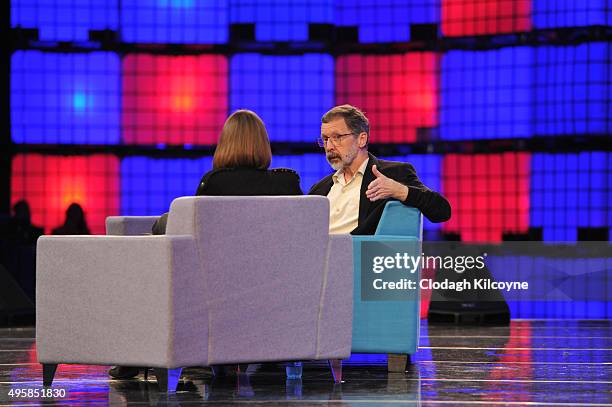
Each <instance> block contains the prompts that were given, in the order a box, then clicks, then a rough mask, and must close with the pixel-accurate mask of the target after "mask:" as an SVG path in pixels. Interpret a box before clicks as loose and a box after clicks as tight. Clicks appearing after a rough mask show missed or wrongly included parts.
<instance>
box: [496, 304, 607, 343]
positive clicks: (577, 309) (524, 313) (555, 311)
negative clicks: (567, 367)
mask: <svg viewBox="0 0 612 407" xmlns="http://www.w3.org/2000/svg"><path fill="white" fill-rule="evenodd" d="M508 307H509V308H510V315H512V319H517V318H542V319H553V318H554V319H609V318H612V301H508ZM550 353H554V352H550Z"/></svg>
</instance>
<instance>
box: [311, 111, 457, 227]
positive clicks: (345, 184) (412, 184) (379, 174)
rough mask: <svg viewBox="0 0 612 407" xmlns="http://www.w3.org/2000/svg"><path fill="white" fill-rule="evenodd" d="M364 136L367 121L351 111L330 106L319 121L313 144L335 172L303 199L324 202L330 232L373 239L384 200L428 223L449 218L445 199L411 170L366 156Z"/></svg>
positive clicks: (409, 167) (407, 166)
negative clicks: (326, 201) (313, 197)
mask: <svg viewBox="0 0 612 407" xmlns="http://www.w3.org/2000/svg"><path fill="white" fill-rule="evenodd" d="M369 137H370V124H369V122H368V119H367V118H366V116H365V115H364V114H363V112H362V111H361V110H359V109H357V108H356V107H354V106H351V105H342V106H336V107H334V108H333V109H331V110H330V111H328V112H327V113H325V115H324V116H323V118H322V119H321V139H320V140H319V145H320V146H321V147H323V148H325V155H326V157H327V161H328V162H329V164H330V165H331V166H332V168H333V169H334V170H336V172H335V173H334V174H331V175H328V176H327V177H325V178H323V179H322V180H321V181H319V182H318V183H316V184H315V185H314V186H313V187H312V188H311V189H310V192H309V194H311V195H324V196H327V197H328V198H329V200H330V224H329V228H330V233H351V234H354V235H372V234H374V232H375V231H376V227H377V226H378V221H379V220H380V217H381V215H382V212H383V209H384V207H385V203H386V202H387V201H388V200H390V199H395V200H398V201H400V202H402V203H403V204H404V205H407V206H413V207H415V208H418V209H419V210H420V211H421V212H422V213H423V215H425V217H427V219H429V220H430V221H432V222H445V221H447V220H448V219H450V216H451V207H450V205H449V203H448V201H447V200H446V198H444V197H443V196H442V195H440V194H439V193H437V192H434V191H432V190H430V189H429V188H427V187H426V186H425V185H423V183H422V182H421V181H420V180H419V178H418V177H417V175H416V171H415V169H414V167H413V166H412V165H410V164H406V163H400V162H395V161H385V160H379V159H377V158H376V157H374V156H373V155H372V154H370V153H369V152H368V141H369Z"/></svg>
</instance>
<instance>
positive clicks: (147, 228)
mask: <svg viewBox="0 0 612 407" xmlns="http://www.w3.org/2000/svg"><path fill="white" fill-rule="evenodd" d="M157 219H159V216H109V217H107V218H106V234H107V235H120V236H136V235H144V234H150V233H151V228H152V227H153V224H154V223H155V221H156V220H157Z"/></svg>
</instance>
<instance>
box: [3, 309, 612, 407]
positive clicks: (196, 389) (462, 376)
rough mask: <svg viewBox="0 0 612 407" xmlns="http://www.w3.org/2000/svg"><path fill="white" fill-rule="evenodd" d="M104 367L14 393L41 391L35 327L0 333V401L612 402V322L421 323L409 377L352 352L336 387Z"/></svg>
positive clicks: (77, 369)
mask: <svg viewBox="0 0 612 407" xmlns="http://www.w3.org/2000/svg"><path fill="white" fill-rule="evenodd" d="M107 369H108V367H106V366H83V365H72V366H68V365H60V367H59V369H58V372H57V374H56V376H55V382H54V385H53V388H54V389H64V390H65V395H64V397H61V395H59V394H58V397H55V398H42V397H38V398H35V397H31V398H18V397H15V393H16V392H15V390H21V393H24V392H23V390H24V389H25V390H27V389H33V390H36V389H38V390H40V389H42V387H41V386H42V376H41V368H40V365H38V363H36V346H35V341H34V329H33V328H12V329H8V328H5V329H0V405H58V406H61V405H83V404H87V405H107V404H111V405H125V404H128V403H129V404H130V405H132V404H133V405H163V406H165V405H171V406H181V405H198V404H211V405H215V406H222V405H290V406H307V405H313V406H320V405H332V406H340V405H347V406H348V405H354V406H376V405H384V406H387V405H393V404H401V405H427V406H429V405H453V406H455V405H485V406H495V405H525V404H528V405H551V406H561V405H579V406H595V405H597V406H600V405H608V406H612V321H563V320H551V321H513V322H512V324H511V326H510V327H454V326H427V324H426V323H423V326H422V329H421V347H420V349H419V351H418V353H417V355H416V356H415V357H413V364H412V365H411V367H410V368H409V370H408V371H407V372H406V373H405V374H399V373H393V374H388V373H387V370H386V356H385V355H354V356H353V357H352V358H351V359H350V360H349V361H346V362H345V363H344V380H345V382H344V383H342V384H336V385H334V384H333V381H332V378H331V374H330V372H329V370H328V369H327V365H326V364H324V363H321V362H312V363H304V374H303V378H302V380H286V379H285V372H284V366H283V365H282V364H265V365H250V366H249V368H248V370H247V371H246V373H242V374H240V375H238V376H236V375H232V376H228V377H225V378H219V377H213V376H212V375H211V373H210V370H209V369H207V368H190V369H186V370H184V371H183V376H182V380H181V383H180V384H179V389H178V391H177V392H176V393H175V394H164V393H160V392H159V391H158V388H157V383H156V381H155V377H154V376H153V375H151V376H150V377H149V381H148V382H145V381H144V377H143V375H140V376H139V377H138V378H137V379H136V380H121V381H119V380H109V378H108V376H107V374H106V372H107ZM11 390H13V392H12V394H13V396H10V395H9V394H10V392H11ZM26 394H27V393H26Z"/></svg>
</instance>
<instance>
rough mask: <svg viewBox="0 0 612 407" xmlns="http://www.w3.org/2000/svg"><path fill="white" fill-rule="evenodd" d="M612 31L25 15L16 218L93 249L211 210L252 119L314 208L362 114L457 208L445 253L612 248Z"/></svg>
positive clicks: (590, 18)
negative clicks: (328, 152)
mask: <svg viewBox="0 0 612 407" xmlns="http://www.w3.org/2000/svg"><path fill="white" fill-rule="evenodd" d="M611 15H612V7H611V3H610V0H592V1H579V0H562V1H553V0H408V1H396V0H381V1H374V0H356V1H348V0H302V1H300V0H289V1H281V0H212V1H205V0H124V1H121V2H119V1H116V0H111V1H100V0H56V1H51V0H11V22H10V24H11V27H13V28H14V29H25V30H28V31H22V30H14V31H13V32H12V34H14V38H17V39H19V41H16V42H15V46H14V47H13V48H11V51H10V52H11V60H10V115H11V116H10V119H11V120H10V129H7V131H10V141H11V142H13V143H15V144H16V145H15V146H11V151H13V152H12V153H11V154H13V156H12V157H11V159H12V169H11V171H12V173H11V191H10V197H11V203H13V204H14V203H15V202H16V201H17V200H19V199H27V200H28V201H30V204H31V205H32V207H33V211H34V223H38V224H39V225H44V227H45V228H46V231H47V232H50V231H51V229H52V228H55V227H57V226H59V225H60V224H61V223H62V222H63V217H64V211H65V209H66V207H67V205H69V204H70V203H71V201H78V202H79V203H81V204H82V205H83V206H84V208H85V212H86V216H87V220H88V222H89V225H90V227H91V229H92V232H94V233H103V232H104V228H103V218H104V217H105V216H108V215H114V214H125V215H159V214H161V213H163V212H166V211H167V210H168V207H169V205H170V202H171V201H172V200H173V199H175V198H176V197H178V196H184V195H192V194H193V193H194V192H195V190H196V188H197V185H198V182H199V180H200V178H201V177H202V175H203V174H204V173H205V172H206V171H208V170H209V169H210V167H211V161H212V157H211V156H210V154H211V151H212V148H209V147H214V145H215V143H216V142H217V138H218V135H219V132H220V130H221V128H222V125H223V123H224V121H225V119H226V118H227V116H228V114H230V113H231V112H232V111H233V110H236V109H240V108H247V109H252V110H254V111H255V112H257V113H258V114H259V115H260V116H261V117H262V119H263V120H264V122H265V124H266V127H267V129H268V132H269V135H270V139H271V141H272V143H273V150H274V152H275V154H274V158H273V162H272V167H289V168H293V169H295V170H296V171H298V173H299V175H300V178H301V185H302V189H303V191H304V192H307V191H308V190H309V189H310V187H311V186H312V185H313V184H314V183H315V182H316V181H318V180H319V179H321V178H323V177H324V176H326V175H328V174H330V173H331V172H332V171H333V170H332V169H331V168H330V166H329V164H328V163H327V161H326V159H325V156H324V153H323V150H321V149H318V147H316V146H315V142H316V138H317V137H319V136H320V120H321V116H322V115H323V113H325V112H326V111H327V110H328V109H329V108H331V107H332V106H334V105H336V104H342V103H351V104H354V105H357V106H358V107H360V108H362V109H363V110H364V111H365V113H366V114H367V116H368V117H369V119H370V123H371V139H370V141H371V144H372V148H371V150H372V151H373V152H375V153H379V155H380V158H389V159H394V160H399V161H405V162H410V163H412V164H413V165H414V167H415V168H416V170H417V173H418V174H419V177H420V178H421V180H422V181H423V182H424V183H425V184H426V185H427V186H429V187H430V188H432V189H434V190H438V191H440V192H442V193H443V194H444V195H445V196H447V198H448V199H449V200H450V201H451V204H452V207H453V217H452V219H451V221H450V222H448V223H445V224H432V223H429V222H428V221H425V223H424V226H425V236H426V238H427V239H428V240H434V239H440V238H444V237H449V238H456V237H459V238H461V239H462V240H465V241H477V240H479V241H482V240H488V241H494V242H495V241H500V240H502V239H503V238H506V239H511V238H524V237H525V236H524V235H525V234H528V235H529V236H538V235H539V233H540V232H541V233H542V237H543V239H544V240H546V241H555V240H570V241H573V240H588V239H595V238H596V239H612V235H611V232H610V226H609V225H610V223H611V221H612V213H611V211H610V209H609V207H610V203H611V202H612V196H611V192H610V191H611V185H612V178H611V175H610V174H611V170H610V167H611V164H612V163H611V162H610V161H611V158H610V154H611V153H610V152H609V151H607V150H609V148H608V147H605V145H606V144H605V140H606V139H605V138H606V137H607V138H610V134H611V133H612V123H611V121H612V103H610V97H611V96H612V95H611V93H612V85H611V84H612V71H611V69H610V60H611V56H612V50H611V46H610V44H609V43H608V42H604V41H603V40H602V38H603V37H602V36H601V33H602V28H603V27H604V26H608V25H610V23H611V21H612V19H611V18H610V16H611ZM559 28H560V29H559ZM100 30H109V31H107V32H105V33H100V32H99V31H100ZM101 34H102V35H101ZM36 36H37V37H36ZM252 36H254V38H251V37H252ZM475 37H477V38H475ZM30 38H31V39H32V40H31V41H30ZM36 38H38V39H36ZM100 38H105V40H104V41H101V40H100ZM436 38H437V39H436ZM328 40H329V41H328ZM17 48H18V49H17ZM413 144H415V145H413ZM559 146H560V147H559ZM602 146H603V147H602ZM549 150H550V151H549ZM31 151H38V152H40V151H44V152H45V154H32V153H31ZM92 151H97V152H99V151H108V153H105V154H103V155H100V154H94V155H91V154H92V153H91V152H92ZM410 152H418V154H409V153H410ZM426 152H430V153H426ZM161 156H163V157H166V158H157V157H161ZM196 157H199V158H196ZM453 235H458V236H453ZM509 235H515V236H509ZM516 235H523V236H522V237H521V236H516ZM510 306H511V307H512V310H513V315H514V316H515V317H547V316H552V317H556V318H563V317H585V316H591V317H606V316H608V317H609V315H610V313H611V311H610V304H598V303H588V304H587V303H584V304H578V303H572V304H539V303H521V304H511V305H510Z"/></svg>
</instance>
